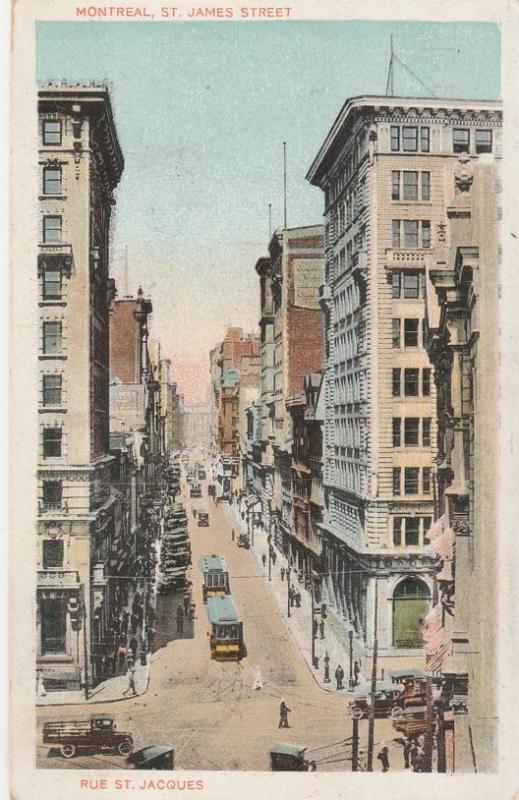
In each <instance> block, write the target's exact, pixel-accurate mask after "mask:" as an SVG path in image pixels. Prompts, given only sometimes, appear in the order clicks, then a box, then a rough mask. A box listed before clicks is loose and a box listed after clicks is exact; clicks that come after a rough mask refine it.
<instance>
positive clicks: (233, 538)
mask: <svg viewBox="0 0 519 800" xmlns="http://www.w3.org/2000/svg"><path fill="white" fill-rule="evenodd" d="M235 538H236V535H235V533H234V528H233V529H232V532H231V539H232V541H233V542H234V540H235Z"/></svg>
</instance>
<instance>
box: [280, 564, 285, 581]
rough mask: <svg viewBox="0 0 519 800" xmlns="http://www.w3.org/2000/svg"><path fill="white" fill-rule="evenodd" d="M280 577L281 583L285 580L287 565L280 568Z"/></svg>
mask: <svg viewBox="0 0 519 800" xmlns="http://www.w3.org/2000/svg"><path fill="white" fill-rule="evenodd" d="M279 577H280V578H281V583H283V581H284V580H285V567H281V569H280V570H279Z"/></svg>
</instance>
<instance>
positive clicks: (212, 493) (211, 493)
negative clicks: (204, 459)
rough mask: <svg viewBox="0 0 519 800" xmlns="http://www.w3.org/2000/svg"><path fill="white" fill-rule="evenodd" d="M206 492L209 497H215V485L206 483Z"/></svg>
mask: <svg viewBox="0 0 519 800" xmlns="http://www.w3.org/2000/svg"><path fill="white" fill-rule="evenodd" d="M207 494H208V495H209V497H215V495H216V486H215V485H214V483H210V484H209V485H208V487H207Z"/></svg>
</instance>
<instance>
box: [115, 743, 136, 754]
mask: <svg viewBox="0 0 519 800" xmlns="http://www.w3.org/2000/svg"><path fill="white" fill-rule="evenodd" d="M132 750H133V742H132V741H130V739H123V741H122V742H119V744H118V745H117V752H118V753H119V755H120V756H129V755H130V753H131V752H132Z"/></svg>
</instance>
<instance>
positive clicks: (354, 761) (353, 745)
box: [351, 717, 359, 772]
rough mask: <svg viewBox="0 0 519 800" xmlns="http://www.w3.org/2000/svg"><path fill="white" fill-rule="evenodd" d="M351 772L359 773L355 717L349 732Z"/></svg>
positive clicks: (357, 725)
mask: <svg viewBox="0 0 519 800" xmlns="http://www.w3.org/2000/svg"><path fill="white" fill-rule="evenodd" d="M351 771H352V772H358V771H359V721H358V719H357V718H355V717H354V719H353V727H352V730H351Z"/></svg>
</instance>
